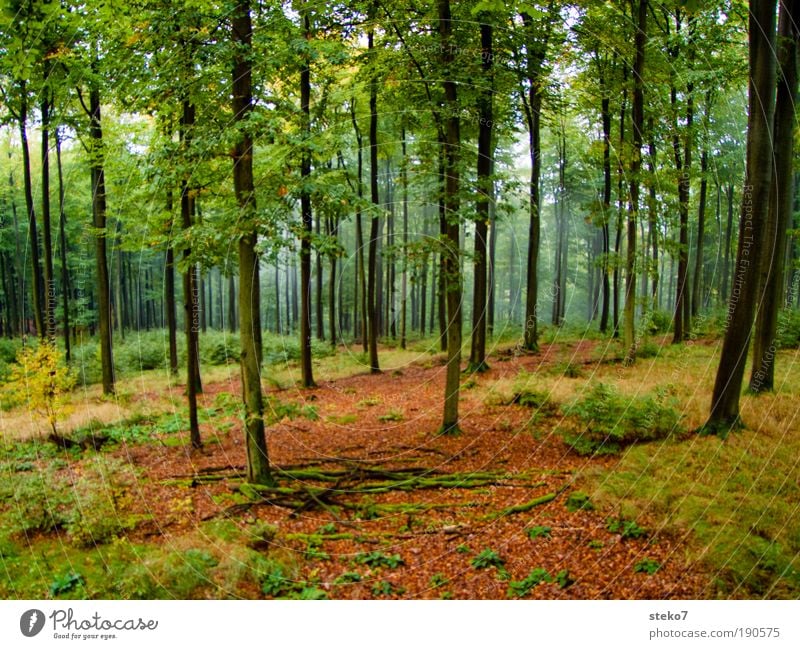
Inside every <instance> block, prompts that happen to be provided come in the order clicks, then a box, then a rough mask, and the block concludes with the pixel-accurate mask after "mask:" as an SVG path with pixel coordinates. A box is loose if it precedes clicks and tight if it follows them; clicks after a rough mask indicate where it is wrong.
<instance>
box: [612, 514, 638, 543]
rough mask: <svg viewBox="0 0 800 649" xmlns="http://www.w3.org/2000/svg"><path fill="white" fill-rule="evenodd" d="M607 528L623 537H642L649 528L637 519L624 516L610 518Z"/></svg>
mask: <svg viewBox="0 0 800 649" xmlns="http://www.w3.org/2000/svg"><path fill="white" fill-rule="evenodd" d="M606 529H607V530H608V531H609V532H611V533H612V534H619V535H620V536H621V537H622V538H623V539H640V538H642V537H643V536H646V535H647V530H646V529H644V528H643V527H641V526H640V525H639V524H638V523H637V522H636V521H629V520H625V519H624V518H609V519H608V522H607V524H606Z"/></svg>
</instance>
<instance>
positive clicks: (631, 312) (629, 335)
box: [622, 0, 647, 365]
mask: <svg viewBox="0 0 800 649" xmlns="http://www.w3.org/2000/svg"><path fill="white" fill-rule="evenodd" d="M635 11H636V5H635V1H634V0H631V15H633V14H634V12H635ZM638 14H639V15H638V19H637V25H636V36H635V37H634V43H635V49H636V56H635V59H634V63H633V106H632V120H631V122H632V127H633V155H632V159H631V181H630V192H631V195H630V203H629V207H628V245H627V250H626V255H625V313H624V316H625V317H624V323H623V337H622V341H623V343H622V344H623V349H624V350H625V363H626V364H628V365H630V364H631V363H633V362H634V360H635V359H636V331H635V329H634V317H635V308H636V271H635V262H636V226H637V220H638V215H639V174H640V173H641V169H642V141H643V138H642V131H643V129H644V77H643V75H644V56H645V43H646V41H647V0H639V7H638Z"/></svg>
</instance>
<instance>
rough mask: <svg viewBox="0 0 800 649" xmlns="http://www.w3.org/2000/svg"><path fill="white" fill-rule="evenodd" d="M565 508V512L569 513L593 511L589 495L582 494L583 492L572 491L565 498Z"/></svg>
mask: <svg viewBox="0 0 800 649" xmlns="http://www.w3.org/2000/svg"><path fill="white" fill-rule="evenodd" d="M566 506H567V511H570V512H577V511H591V510H592V509H594V505H593V504H592V501H591V499H590V498H589V494H587V493H584V492H583V491H573V492H572V493H571V494H570V495H569V497H568V498H567V503H566Z"/></svg>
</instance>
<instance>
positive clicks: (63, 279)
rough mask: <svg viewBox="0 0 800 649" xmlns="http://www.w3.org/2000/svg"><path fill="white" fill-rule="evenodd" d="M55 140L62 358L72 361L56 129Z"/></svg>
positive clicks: (64, 220)
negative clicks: (62, 332) (62, 328)
mask: <svg viewBox="0 0 800 649" xmlns="http://www.w3.org/2000/svg"><path fill="white" fill-rule="evenodd" d="M54 135H55V140H56V167H57V169H58V252H59V258H60V260H61V299H62V308H63V310H64V358H65V359H66V361H67V363H68V364H69V362H70V361H71V360H72V350H71V346H70V340H69V324H70V321H69V267H68V266H67V233H66V230H67V212H66V209H65V205H64V200H65V196H64V172H63V167H62V165H61V138H60V135H59V132H58V128H56V130H55V131H54Z"/></svg>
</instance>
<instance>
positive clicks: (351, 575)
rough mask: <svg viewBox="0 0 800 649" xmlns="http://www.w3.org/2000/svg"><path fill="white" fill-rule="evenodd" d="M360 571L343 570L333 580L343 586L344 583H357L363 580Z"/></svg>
mask: <svg viewBox="0 0 800 649" xmlns="http://www.w3.org/2000/svg"><path fill="white" fill-rule="evenodd" d="M361 579H362V577H361V573H360V572H343V573H342V574H341V575H339V576H338V577H337V578H336V579H334V580H333V583H334V585H336V586H341V585H343V584H355V583H358V582H359V581H361Z"/></svg>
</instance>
